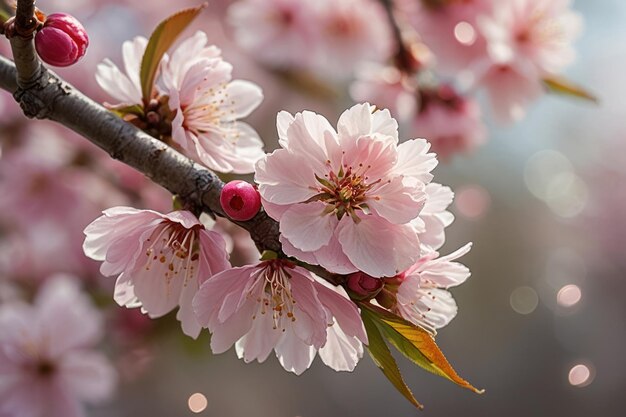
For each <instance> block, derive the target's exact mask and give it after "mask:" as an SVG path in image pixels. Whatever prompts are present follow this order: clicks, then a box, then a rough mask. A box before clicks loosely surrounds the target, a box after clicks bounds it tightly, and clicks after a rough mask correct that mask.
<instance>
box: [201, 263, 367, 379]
mask: <svg viewBox="0 0 626 417" xmlns="http://www.w3.org/2000/svg"><path fill="white" fill-rule="evenodd" d="M193 306H194V310H195V312H196V315H197V317H198V320H199V321H200V322H201V323H202V325H203V326H205V327H208V329H209V330H210V331H211V333H212V336H211V349H212V350H213V353H222V352H225V351H226V350H228V349H229V348H230V347H231V346H232V345H233V344H235V343H236V351H237V356H238V357H239V358H241V359H243V360H244V361H245V362H251V361H253V360H255V359H256V360H258V361H259V362H263V361H265V360H266V359H267V357H268V356H269V354H270V353H271V352H272V350H274V352H275V353H276V357H277V358H278V360H279V362H280V364H281V365H282V366H283V368H285V370H287V371H290V372H294V373H295V374H296V375H299V374H301V373H302V372H304V371H305V370H306V369H307V368H308V367H309V366H310V365H311V363H312V362H313V359H314V358H315V354H316V352H318V351H319V354H320V357H321V358H322V361H323V362H324V363H325V364H326V365H328V366H330V367H331V368H333V369H335V370H337V371H345V370H350V371H351V370H353V369H354V367H355V366H356V364H357V362H358V360H359V359H360V358H361V356H362V355H363V347H362V343H367V336H366V334H365V329H364V327H363V323H362V322H361V318H360V316H359V312H358V310H357V308H356V305H355V304H354V303H352V302H351V301H350V300H349V299H348V297H347V295H346V294H345V292H344V291H343V290H341V289H339V288H336V287H331V286H330V285H329V284H326V283H324V282H323V280H321V279H318V278H317V277H315V276H314V275H312V274H311V273H310V272H308V271H307V270H305V269H303V268H301V267H299V266H295V265H293V264H291V263H290V262H287V261H282V260H273V261H265V262H261V263H260V264H258V265H254V266H244V267H240V268H232V269H228V270H226V271H224V272H221V273H219V274H217V275H215V276H213V277H211V278H209V279H208V280H206V281H205V282H204V283H203V284H202V286H201V287H200V290H199V291H198V294H197V295H196V296H195V297H194V300H193Z"/></svg>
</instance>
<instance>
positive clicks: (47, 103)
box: [0, 0, 340, 282]
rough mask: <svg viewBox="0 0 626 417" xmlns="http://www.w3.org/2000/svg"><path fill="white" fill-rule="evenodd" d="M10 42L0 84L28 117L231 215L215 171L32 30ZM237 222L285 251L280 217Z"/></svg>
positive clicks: (261, 243) (264, 245) (263, 244)
mask: <svg viewBox="0 0 626 417" xmlns="http://www.w3.org/2000/svg"><path fill="white" fill-rule="evenodd" d="M26 3H30V4H31V6H32V4H33V1H32V0H30V1H28V0H24V1H19V2H18V9H17V12H18V15H20V13H21V9H20V6H22V5H24V6H25V7H27V6H28V4H26ZM25 21H29V20H28V19H26V20H25ZM17 22H18V19H17V17H16V24H17ZM11 46H12V49H13V53H14V54H15V59H16V62H15V63H13V62H12V61H10V60H8V59H6V58H4V57H2V56H0V88H2V89H4V90H7V91H9V92H11V93H13V97H14V98H15V99H16V100H17V102H18V103H19V104H20V106H21V108H22V110H23V112H24V114H25V115H26V116H27V117H29V118H38V119H49V120H53V121H55V122H58V123H60V124H62V125H63V126H65V127H67V128H69V129H71V130H73V131H75V132H77V133H79V134H80V135H82V136H84V137H85V138H87V139H88V140H89V141H91V142H92V143H94V144H95V145H97V146H98V147H100V148H102V149H103V150H105V151H106V152H108V153H109V154H110V155H111V157H113V158H114V159H117V160H119V161H121V162H123V163H125V164H127V165H129V166H131V167H133V168H135V169H137V170H138V171H140V172H142V173H143V174H145V175H146V176H147V177H149V178H150V179H151V180H152V181H154V182H155V183H157V184H159V185H161V186H163V187H164V188H166V189H167V190H169V191H170V192H171V193H172V194H175V195H178V196H179V197H180V198H181V199H182V200H183V201H184V202H185V204H188V205H190V206H191V207H193V208H196V209H199V210H201V211H204V212H208V213H214V214H216V215H218V216H221V217H226V215H225V213H224V212H223V210H222V207H221V205H220V202H219V201H220V192H221V190H222V187H223V186H224V183H223V182H222V181H221V180H220V179H219V177H218V176H217V175H216V174H214V173H213V172H212V171H210V170H209V169H207V168H205V167H203V166H201V165H199V164H197V163H195V162H193V161H192V160H191V159H189V158H187V157H186V156H184V155H182V154H181V153H179V152H177V151H176V150H174V149H173V148H171V147H169V146H168V145H166V144H165V143H163V142H161V141H159V140H157V139H155V138H153V137H152V136H150V135H148V134H147V133H145V132H143V131H142V130H140V129H138V128H137V127H135V126H133V125H132V124H130V123H127V122H125V121H124V120H122V119H121V118H119V117H117V116H115V115H114V114H113V113H111V112H110V111H108V110H107V109H105V108H104V107H103V106H101V105H100V104H98V103H96V102H94V101H93V100H91V99H90V98H88V97H86V96H85V95H83V94H82V93H81V92H79V91H78V90H77V89H76V88H74V87H73V86H71V85H70V84H68V83H67V82H65V81H64V80H62V79H61V78H59V77H58V76H57V75H56V74H54V73H53V72H52V71H49V70H47V69H46V68H45V67H44V66H42V65H41V63H40V62H39V59H38V57H37V55H36V53H35V49H34V47H33V39H32V34H31V37H30V39H26V38H24V37H22V36H21V35H19V34H17V35H15V36H14V37H13V38H12V39H11ZM33 62H35V63H36V65H32V63H33ZM35 67H36V68H37V69H36V70H33V69H34V68H35ZM234 223H236V224H238V225H239V226H241V227H243V228H244V229H246V230H247V231H248V232H249V233H250V236H251V238H252V239H253V240H254V242H255V244H256V246H257V248H258V249H259V251H261V252H262V251H264V250H272V251H274V252H276V253H279V254H282V245H281V244H280V241H279V234H280V232H279V227H278V222H276V221H275V220H274V219H272V218H270V217H269V216H268V215H267V214H266V213H265V212H264V211H263V210H261V211H260V212H259V213H258V214H257V215H256V216H255V217H254V218H253V219H251V220H248V221H245V222H239V221H235V222H234ZM308 268H309V269H311V270H312V271H313V272H315V273H316V274H317V275H319V276H321V277H322V278H324V279H326V280H328V281H330V282H338V280H339V278H340V277H338V276H336V275H335V274H331V273H329V272H328V271H325V270H324V269H323V268H321V267H318V266H308Z"/></svg>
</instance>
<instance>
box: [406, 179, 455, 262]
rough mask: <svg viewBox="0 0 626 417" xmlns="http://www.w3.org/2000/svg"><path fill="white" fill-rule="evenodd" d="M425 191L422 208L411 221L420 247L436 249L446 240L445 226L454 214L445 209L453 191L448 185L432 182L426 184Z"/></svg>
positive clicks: (450, 200)
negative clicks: (424, 201)
mask: <svg viewBox="0 0 626 417" xmlns="http://www.w3.org/2000/svg"><path fill="white" fill-rule="evenodd" d="M425 191H426V203H425V204H424V208H423V209H422V211H421V212H420V215H419V216H418V217H417V218H416V219H415V220H413V221H412V222H411V223H412V225H413V227H415V230H417V233H418V236H419V239H420V243H421V245H422V247H424V248H428V249H429V250H437V249H439V248H440V247H441V246H443V244H444V242H445V241H446V235H445V228H446V227H448V226H450V224H452V222H453V221H454V215H453V214H452V213H450V212H449V211H448V210H447V209H448V206H449V205H450V204H451V203H452V199H453V198H454V193H453V192H452V190H451V189H450V188H449V187H446V186H443V185H441V184H437V183H434V182H433V183H430V184H428V185H426V188H425Z"/></svg>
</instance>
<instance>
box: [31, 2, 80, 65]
mask: <svg viewBox="0 0 626 417" xmlns="http://www.w3.org/2000/svg"><path fill="white" fill-rule="evenodd" d="M88 45H89V37H88V36H87V31H85V28H84V27H83V25H81V24H80V22H79V21H78V20H76V18H75V17H73V16H70V15H69V14H66V13H54V14H51V15H49V16H48V18H47V19H46V21H45V23H44V25H43V28H42V29H41V30H40V31H39V32H37V35H35V48H36V49H37V53H38V54H39V57H40V58H41V59H42V61H44V62H46V63H47V64H50V65H54V66H55V67H67V66H69V65H72V64H74V63H76V61H78V60H79V59H81V58H82V57H83V55H85V52H86V51H87V46H88Z"/></svg>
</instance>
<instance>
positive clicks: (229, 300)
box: [84, 104, 469, 374]
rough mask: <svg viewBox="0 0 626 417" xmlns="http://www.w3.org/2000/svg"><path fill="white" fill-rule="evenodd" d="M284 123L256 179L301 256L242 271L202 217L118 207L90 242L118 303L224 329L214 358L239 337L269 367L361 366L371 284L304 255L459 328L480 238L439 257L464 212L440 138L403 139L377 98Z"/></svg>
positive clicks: (244, 350) (286, 240)
mask: <svg viewBox="0 0 626 417" xmlns="http://www.w3.org/2000/svg"><path fill="white" fill-rule="evenodd" d="M277 129H278V136H279V140H280V144H281V147H282V148H281V149H278V150H276V151H274V152H273V153H271V154H268V155H265V156H264V157H263V158H262V159H261V160H259V162H257V165H256V174H255V181H256V183H257V185H258V193H259V194H260V198H261V201H262V204H263V207H264V209H265V210H266V212H267V213H268V214H269V216H271V217H272V218H274V219H275V220H276V221H278V223H279V228H280V232H281V243H282V245H283V251H284V254H285V255H287V256H288V258H286V257H280V256H278V254H276V256H274V257H271V258H270V259H263V260H261V261H260V262H257V263H253V264H249V265H246V266H242V267H232V266H231V264H230V263H229V260H228V253H227V250H226V244H225V241H224V239H222V238H221V237H220V235H219V233H218V232H216V231H214V230H208V229H207V228H206V226H205V225H204V224H202V223H201V222H200V221H199V220H198V219H197V218H196V217H195V216H194V215H193V214H192V213H191V212H189V211H185V210H177V211H174V212H171V213H169V214H160V213H158V212H154V211H150V210H137V209H133V208H129V207H115V208H112V209H109V210H107V211H105V212H104V214H103V216H101V217H100V218H98V219H96V220H95V221H94V222H93V223H92V224H91V225H89V226H88V227H87V228H86V229H85V234H86V239H85V243H84V249H85V254H87V255H88V256H89V257H91V258H93V259H95V260H98V261H102V262H103V263H102V266H101V272H102V273H103V274H104V275H109V276H111V275H112V276H117V282H116V285H115V300H116V301H117V302H118V303H119V304H120V305H123V306H126V307H141V309H142V310H143V311H145V312H146V313H147V314H148V315H149V316H150V317H154V318H156V317H160V316H162V315H164V314H167V313H169V312H170V311H172V310H174V309H175V308H176V307H178V313H177V318H178V319H179V320H180V321H181V324H182V327H183V331H184V332H185V333H186V334H188V335H189V336H192V337H197V336H198V333H199V331H200V327H206V328H208V329H209V330H210V332H211V333H212V338H211V348H212V350H213V352H214V353H221V352H224V351H226V350H228V349H229V348H230V347H231V346H233V345H235V346H236V352H237V355H238V356H239V357H240V358H242V359H244V360H245V361H246V362H249V361H252V360H258V361H260V362H262V361H264V360H265V359H266V358H267V357H268V356H269V354H270V353H271V351H272V350H274V351H275V353H276V356H277V358H278V359H279V361H280V363H281V364H282V366H283V367H284V368H285V369H286V370H289V371H292V372H294V373H296V374H300V373H302V372H303V371H304V370H306V369H307V368H308V367H309V366H310V365H311V363H312V361H313V359H314V358H315V356H316V355H317V354H319V356H320V358H321V359H322V361H323V362H324V363H325V364H327V365H328V366H330V367H332V368H333V369H335V370H338V371H339V370H352V369H354V367H355V366H356V364H357V362H358V361H359V359H360V358H361V357H362V354H363V344H364V343H365V344H367V343H368V338H367V335H366V333H365V329H364V326H363V322H362V321H361V317H360V315H359V310H358V308H357V305H356V304H355V302H354V301H352V300H351V298H350V296H349V295H348V294H349V292H350V293H353V292H356V293H359V291H360V289H362V288H363V286H362V285H361V286H360V287H355V285H354V284H353V283H351V282H352V281H354V280H353V279H348V280H347V281H346V284H345V287H341V286H334V285H331V284H329V283H328V282H326V281H325V280H324V279H322V278H321V277H319V276H317V275H315V274H313V273H311V272H310V271H308V270H307V269H305V268H303V267H302V266H301V265H303V264H302V262H304V263H306V264H309V265H311V264H316V265H320V266H322V267H323V268H324V269H325V270H326V271H328V272H330V273H335V274H341V275H344V276H345V275H348V274H360V275H362V276H363V277H364V278H365V279H369V280H377V281H379V283H380V285H378V288H377V290H378V292H379V293H380V295H381V298H380V303H382V305H383V306H385V307H387V308H389V309H390V310H392V311H393V312H395V313H396V314H399V315H400V316H402V317H404V318H405V319H407V320H409V321H412V322H413V323H415V324H416V325H419V326H421V327H424V328H426V329H430V330H434V329H436V328H439V327H442V326H444V325H446V324H447V323H448V322H449V321H450V320H451V319H452V318H453V317H454V316H455V314H456V304H455V303H454V300H453V299H452V297H451V295H450V294H449V293H448V292H447V290H446V288H448V287H450V286H453V285H458V284H460V283H462V282H463V281H464V280H465V279H466V278H467V277H468V276H469V271H468V270H467V268H465V267H464V266H462V265H461V264H458V263H457V262H454V260H455V259H456V258H458V257H459V256H461V255H463V254H464V253H466V252H467V251H468V250H469V246H466V247H464V248H463V249H461V250H459V251H457V252H455V253H453V254H451V255H449V256H446V257H441V258H439V254H438V253H437V252H436V250H437V249H439V248H440V247H441V246H442V245H443V243H444V240H445V231H444V229H445V227H447V226H448V225H449V224H450V223H451V222H452V220H453V217H452V215H451V213H450V212H448V211H447V207H448V205H449V204H450V203H451V201H452V191H451V190H450V189H449V188H448V187H445V186H442V185H440V184H436V183H433V182H431V180H432V178H433V176H432V174H431V173H430V172H431V171H432V169H433V168H434V167H435V166H436V164H437V161H436V158H435V155H434V154H432V153H428V150H429V144H428V142H427V141H425V140H423V139H414V140H409V141H405V142H403V143H399V139H398V126H397V123H396V121H395V120H394V119H393V118H392V117H391V116H390V114H389V111H387V110H377V109H376V108H375V107H373V106H371V105H369V104H359V105H355V106H353V107H352V108H350V109H348V110H346V111H345V112H344V113H343V114H342V115H341V117H340V118H339V121H338V125H337V129H335V128H334V127H332V126H331V125H330V123H329V122H328V121H327V120H326V119H325V118H324V117H322V116H320V115H318V114H315V113H312V112H303V113H298V114H296V115H295V116H293V115H290V114H289V113H287V112H281V113H279V115H278V118H277ZM241 198H242V200H241V202H240V204H243V205H245V204H254V203H255V201H254V200H249V199H248V197H246V194H241ZM282 256H284V255H282ZM306 264H304V265H306ZM346 290H347V291H348V292H346ZM363 295H364V296H365V297H364V298H363V297H360V298H361V299H372V298H374V297H376V296H377V293H371V294H359V296H363ZM390 299H394V300H396V301H395V302H393V303H392V304H388V301H389V300H390ZM377 300H378V298H377Z"/></svg>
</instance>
